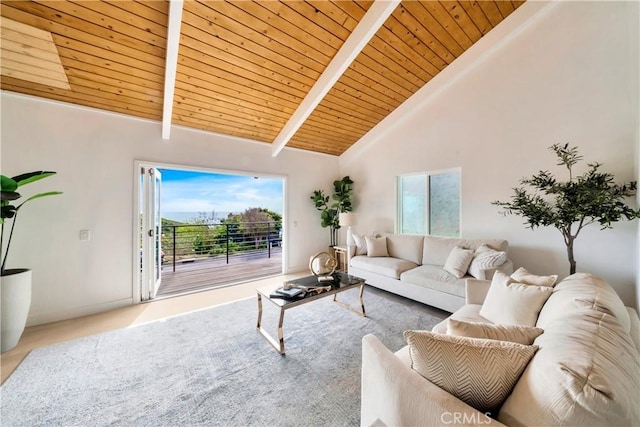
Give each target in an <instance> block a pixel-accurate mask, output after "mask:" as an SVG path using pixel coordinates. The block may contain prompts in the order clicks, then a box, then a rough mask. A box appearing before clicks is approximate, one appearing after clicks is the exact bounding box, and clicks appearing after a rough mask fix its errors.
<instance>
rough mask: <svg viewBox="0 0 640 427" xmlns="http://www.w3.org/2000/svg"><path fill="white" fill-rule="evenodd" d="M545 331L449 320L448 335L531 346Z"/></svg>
mask: <svg viewBox="0 0 640 427" xmlns="http://www.w3.org/2000/svg"><path fill="white" fill-rule="evenodd" d="M543 332H544V330H542V329H540V328H535V327H530V326H518V325H496V324H494V323H479V322H464V321H462V320H456V319H449V320H448V321H447V335H452V336H455V337H467V338H484V339H488V340H498V341H509V342H517V343H518V344H524V345H531V344H532V343H533V340H535V339H536V338H538V336H539V335H540V334H542V333H543Z"/></svg>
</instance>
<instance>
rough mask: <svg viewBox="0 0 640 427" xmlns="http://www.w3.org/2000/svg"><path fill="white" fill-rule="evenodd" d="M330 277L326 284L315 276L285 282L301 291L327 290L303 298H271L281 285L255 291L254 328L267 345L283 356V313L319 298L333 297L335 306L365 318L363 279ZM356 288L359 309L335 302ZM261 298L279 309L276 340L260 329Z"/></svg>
mask: <svg viewBox="0 0 640 427" xmlns="http://www.w3.org/2000/svg"><path fill="white" fill-rule="evenodd" d="M332 277H333V280H331V281H326V282H318V278H317V277H316V276H308V277H302V278H300V279H294V280H290V281H287V282H285V283H284V284H287V285H291V286H293V287H300V288H303V289H309V288H314V287H325V289H327V290H325V291H323V292H320V293H317V292H314V291H312V292H306V293H304V294H303V295H304V296H302V297H298V298H291V299H282V298H276V297H272V295H275V291H276V289H278V288H281V287H282V285H281V286H278V287H277V288H274V287H273V286H271V287H269V288H262V289H256V291H257V292H258V325H257V326H256V329H257V330H258V332H260V333H261V334H262V336H264V337H265V338H266V339H267V341H269V343H270V344H271V345H272V346H273V348H275V349H276V350H277V351H278V352H279V353H280V354H282V355H284V332H283V330H282V325H283V323H284V312H285V311H287V310H288V309H290V308H293V307H298V306H299V305H302V304H307V303H310V302H312V301H317V300H318V299H320V298H325V297H328V296H331V295H333V301H335V302H336V303H337V304H339V305H341V306H342V307H344V308H347V309H349V310H351V311H353V312H355V313H357V314H359V315H361V316H363V317H364V316H366V314H365V311H364V300H363V295H364V285H365V281H364V279H361V278H360V277H356V276H351V275H349V274H346V273H341V272H336V273H333V274H332ZM284 284H283V285H284ZM357 287H360V293H359V301H360V309H358V308H355V307H352V306H350V305H348V304H345V303H343V302H341V301H338V300H337V298H336V297H337V295H338V294H339V293H340V292H344V291H348V290H349V289H353V288H357ZM262 298H265V299H266V300H268V301H271V303H273V304H275V305H276V306H278V307H279V308H280V317H279V320H278V339H277V340H276V339H275V338H273V337H272V336H271V335H269V333H268V332H267V331H265V330H264V329H263V328H262Z"/></svg>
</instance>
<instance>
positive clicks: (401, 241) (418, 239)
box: [385, 234, 424, 265]
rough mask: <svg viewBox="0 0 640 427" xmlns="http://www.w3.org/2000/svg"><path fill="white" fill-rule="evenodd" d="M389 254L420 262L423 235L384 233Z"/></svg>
mask: <svg viewBox="0 0 640 427" xmlns="http://www.w3.org/2000/svg"><path fill="white" fill-rule="evenodd" d="M385 236H386V237H387V249H388V250H389V256H392V257H394V258H402V259H406V260H407V261H411V262H414V263H416V264H418V265H419V264H421V263H422V250H423V246H424V236H412V235H408V234H385Z"/></svg>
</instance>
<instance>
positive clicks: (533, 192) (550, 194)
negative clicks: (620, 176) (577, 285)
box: [493, 144, 640, 274]
mask: <svg viewBox="0 0 640 427" xmlns="http://www.w3.org/2000/svg"><path fill="white" fill-rule="evenodd" d="M549 149H550V150H551V151H553V152H554V153H555V155H556V156H557V157H558V163H557V164H558V166H565V167H566V168H567V171H568V173H569V179H568V181H558V180H557V179H556V178H555V177H554V176H553V175H552V174H551V173H550V172H548V171H540V172H538V174H537V175H534V176H532V177H531V178H523V179H521V180H520V184H521V185H522V186H521V187H518V188H514V195H513V196H511V201H510V202H500V201H496V202H493V204H494V205H497V206H501V207H502V208H503V209H504V212H503V213H504V214H505V215H506V214H513V215H520V216H522V217H524V218H525V225H526V226H527V227H528V228H531V229H532V230H533V229H534V228H536V227H541V226H542V227H548V226H551V227H555V228H557V229H558V230H559V231H560V233H562V237H563V238H564V243H565V245H566V247H567V258H568V259H569V274H573V273H575V272H576V260H575V258H574V255H573V246H574V241H575V239H576V237H578V234H579V233H580V231H581V230H582V229H583V228H584V227H586V226H588V225H590V224H594V223H597V224H599V225H600V228H601V229H602V230H604V229H606V228H611V224H612V223H614V222H618V221H620V220H622V219H623V218H626V219H627V220H632V219H634V218H640V210H634V209H632V208H631V207H629V206H627V204H626V203H625V202H624V200H625V199H626V198H629V197H631V196H633V195H635V194H636V185H637V184H636V182H635V181H631V182H629V183H627V184H616V183H615V182H614V181H613V180H614V176H613V175H612V174H610V173H606V172H600V166H602V165H601V164H600V163H589V164H588V167H589V168H588V170H587V171H586V172H585V173H584V174H582V175H580V176H574V175H573V169H572V168H573V166H574V165H575V164H576V163H578V162H579V161H580V160H582V156H580V155H579V154H578V148H577V147H570V146H569V144H565V145H560V144H554V145H552V146H551V147H549ZM525 186H528V187H529V188H525Z"/></svg>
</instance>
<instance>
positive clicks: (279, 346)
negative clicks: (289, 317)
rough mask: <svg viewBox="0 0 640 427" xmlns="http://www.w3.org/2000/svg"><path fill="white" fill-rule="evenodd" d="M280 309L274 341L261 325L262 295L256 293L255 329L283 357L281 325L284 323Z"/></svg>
mask: <svg viewBox="0 0 640 427" xmlns="http://www.w3.org/2000/svg"><path fill="white" fill-rule="evenodd" d="M279 308H280V318H279V319H278V340H277V341H276V340H275V339H274V338H273V337H272V336H271V335H270V334H269V333H268V332H267V331H266V330H265V329H264V328H263V327H262V325H261V323H262V295H260V292H258V324H257V326H256V329H257V330H258V332H260V334H261V335H262V336H263V337H265V338H266V340H267V341H268V342H269V344H271V345H272V346H273V348H275V349H276V350H277V351H278V353H280V354H281V355H284V331H283V328H282V325H283V323H284V307H279Z"/></svg>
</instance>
